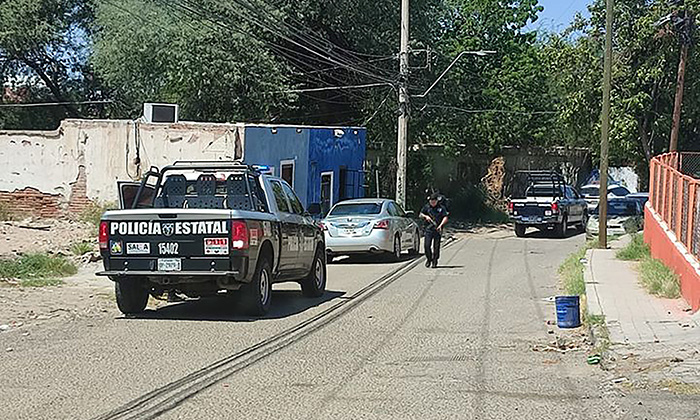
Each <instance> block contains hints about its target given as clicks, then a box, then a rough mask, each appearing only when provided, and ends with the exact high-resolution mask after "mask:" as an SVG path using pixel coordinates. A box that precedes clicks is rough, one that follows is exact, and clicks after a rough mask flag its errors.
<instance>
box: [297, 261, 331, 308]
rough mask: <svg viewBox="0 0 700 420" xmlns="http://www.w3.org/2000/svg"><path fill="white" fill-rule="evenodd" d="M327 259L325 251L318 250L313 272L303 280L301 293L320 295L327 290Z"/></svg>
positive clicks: (313, 295)
mask: <svg viewBox="0 0 700 420" xmlns="http://www.w3.org/2000/svg"><path fill="white" fill-rule="evenodd" d="M326 273H327V271H326V260H325V259H324V258H323V251H321V250H320V249H317V250H316V255H315V256H314V261H313V263H312V265H311V272H310V273H309V275H308V276H306V277H305V278H304V279H303V280H302V281H301V282H299V283H300V284H301V293H302V294H303V295H304V296H306V297H320V296H322V295H323V292H325V291H326Z"/></svg>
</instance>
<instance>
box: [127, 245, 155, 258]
mask: <svg viewBox="0 0 700 420" xmlns="http://www.w3.org/2000/svg"><path fill="white" fill-rule="evenodd" d="M126 253H127V255H148V254H150V253H151V244H150V243H148V242H127V243H126Z"/></svg>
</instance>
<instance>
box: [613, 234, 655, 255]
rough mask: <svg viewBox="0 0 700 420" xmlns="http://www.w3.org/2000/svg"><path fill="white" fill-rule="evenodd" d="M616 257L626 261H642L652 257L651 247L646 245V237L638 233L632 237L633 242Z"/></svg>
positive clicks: (618, 252)
mask: <svg viewBox="0 0 700 420" xmlns="http://www.w3.org/2000/svg"><path fill="white" fill-rule="evenodd" d="M615 256H616V257H617V258H619V259H621V260H625V261H641V260H643V259H645V258H648V257H649V256H650V252H649V246H648V245H647V244H645V243H644V237H643V236H642V235H640V234H638V233H636V234H634V235H632V241H630V243H629V244H627V246H626V247H624V248H622V249H621V250H619V251H617V254H615Z"/></svg>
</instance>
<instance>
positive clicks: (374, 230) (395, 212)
mask: <svg viewBox="0 0 700 420" xmlns="http://www.w3.org/2000/svg"><path fill="white" fill-rule="evenodd" d="M412 217H413V213H412V212H404V210H403V209H402V208H401V206H400V205H399V204H398V203H396V202H395V201H394V200H389V199H382V198H364V199H354V200H347V201H343V202H340V203H338V204H336V205H335V206H333V208H331V211H330V212H328V215H327V216H326V217H325V218H324V219H323V220H322V221H321V224H322V226H323V230H324V233H325V237H326V252H327V254H328V258H329V260H330V259H331V258H333V257H334V256H336V255H348V254H365V253H370V254H389V255H390V256H391V258H392V259H393V260H398V259H400V258H401V253H402V252H403V251H408V252H409V253H410V254H417V253H418V252H419V249H420V230H419V228H418V224H417V223H416V222H415V221H414V220H413V219H412Z"/></svg>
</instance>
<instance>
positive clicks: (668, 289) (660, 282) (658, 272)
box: [639, 258, 681, 299]
mask: <svg viewBox="0 0 700 420" xmlns="http://www.w3.org/2000/svg"><path fill="white" fill-rule="evenodd" d="M639 274H640V282H641V283H642V285H643V286H644V288H645V289H647V291H648V292H649V293H651V294H652V295H656V296H660V297H665V298H669V299H676V298H679V297H680V296H681V286H680V280H679V279H678V276H677V275H676V273H674V272H673V271H671V269H670V268H668V267H667V266H666V265H665V264H664V263H663V262H661V261H660V260H657V259H655V258H644V259H642V262H641V263H640V265H639Z"/></svg>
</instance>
